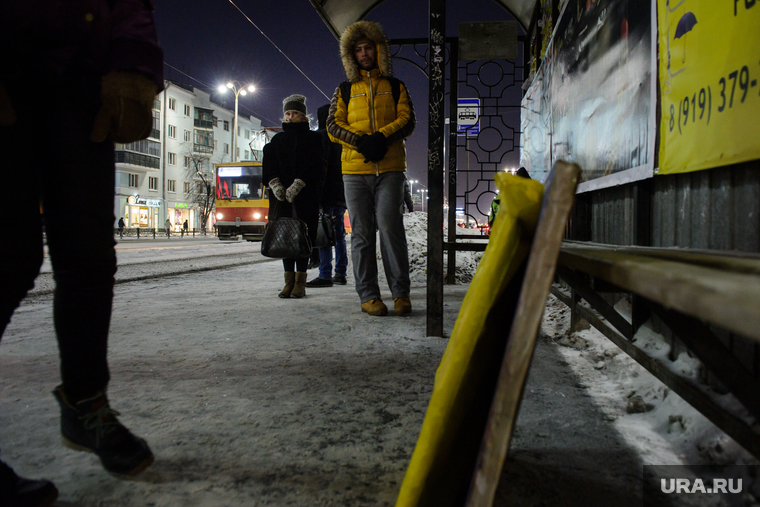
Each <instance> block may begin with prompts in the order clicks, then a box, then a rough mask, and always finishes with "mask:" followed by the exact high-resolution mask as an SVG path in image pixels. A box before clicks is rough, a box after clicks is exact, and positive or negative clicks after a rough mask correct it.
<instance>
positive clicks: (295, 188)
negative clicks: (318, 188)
mask: <svg viewBox="0 0 760 507" xmlns="http://www.w3.org/2000/svg"><path fill="white" fill-rule="evenodd" d="M278 183H279V182H278ZM270 185H271V183H270ZM305 186H306V183H304V181H303V180H299V179H298V178H296V179H295V181H293V184H292V185H290V186H289V187H288V189H287V190H286V191H285V199H286V200H287V201H288V202H293V200H294V199H295V198H296V196H297V195H298V192H300V191H301V190H303V187H305Z"/></svg>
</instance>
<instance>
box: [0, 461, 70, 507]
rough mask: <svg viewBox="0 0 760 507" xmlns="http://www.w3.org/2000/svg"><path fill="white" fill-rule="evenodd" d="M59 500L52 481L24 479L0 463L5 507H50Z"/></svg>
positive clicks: (0, 502)
mask: <svg viewBox="0 0 760 507" xmlns="http://www.w3.org/2000/svg"><path fill="white" fill-rule="evenodd" d="M56 498H58V490H57V489H55V485H54V484H53V483H52V482H50V481H45V480H37V481H35V480H32V479H24V478H23V477H19V476H18V475H16V472H14V471H13V469H12V468H11V467H9V466H8V465H6V464H5V463H3V462H2V461H0V505H2V506H3V507H6V506H7V507H48V506H49V505H52V504H53V502H55V500H56Z"/></svg>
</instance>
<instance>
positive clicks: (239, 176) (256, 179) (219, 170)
mask: <svg viewBox="0 0 760 507" xmlns="http://www.w3.org/2000/svg"><path fill="white" fill-rule="evenodd" d="M268 214H269V199H268V195H267V189H266V188H265V187H264V185H263V183H262V167H261V162H258V161H245V162H234V163H227V164H217V165H216V215H215V216H216V234H217V236H218V237H219V239H220V240H222V241H236V240H237V239H238V237H239V236H242V237H243V239H244V240H247V241H257V240H261V237H262V236H263V235H264V226H265V225H266V223H267V219H268Z"/></svg>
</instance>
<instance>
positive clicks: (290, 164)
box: [262, 95, 325, 298]
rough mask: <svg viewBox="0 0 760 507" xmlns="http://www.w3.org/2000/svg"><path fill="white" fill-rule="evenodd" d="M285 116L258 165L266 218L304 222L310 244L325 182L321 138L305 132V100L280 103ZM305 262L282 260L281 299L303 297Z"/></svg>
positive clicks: (300, 97)
mask: <svg viewBox="0 0 760 507" xmlns="http://www.w3.org/2000/svg"><path fill="white" fill-rule="evenodd" d="M282 111H283V113H284V115H285V118H283V121H282V132H280V133H279V134H277V135H276V136H274V137H273V138H272V140H271V141H270V142H269V143H268V144H267V145H266V146H264V159H263V162H262V165H263V172H264V184H265V185H267V186H268V187H269V188H270V189H271V191H270V199H269V218H270V219H272V218H274V217H277V216H291V215H292V206H291V204H290V203H293V204H294V205H295V210H296V215H297V216H298V218H300V219H301V220H303V221H304V222H306V225H307V226H308V228H309V238H310V239H311V243H312V244H314V242H315V241H316V239H317V224H318V221H319V197H320V193H321V191H322V184H323V183H324V179H325V163H324V159H323V157H322V137H321V136H320V135H319V134H318V133H317V132H314V131H312V130H310V129H309V118H308V116H307V115H306V97H304V96H303V95H291V96H289V97H286V98H285V100H283V101H282ZM308 264H309V258H308V257H304V258H302V259H283V261H282V265H283V267H284V268H285V287H284V288H283V289H282V291H281V292H280V293H279V297H281V298H289V297H293V298H301V297H303V296H305V295H306V269H307V267H308Z"/></svg>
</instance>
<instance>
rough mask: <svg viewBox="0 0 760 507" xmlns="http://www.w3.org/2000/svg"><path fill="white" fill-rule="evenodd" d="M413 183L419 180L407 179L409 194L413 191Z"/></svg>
mask: <svg viewBox="0 0 760 507" xmlns="http://www.w3.org/2000/svg"><path fill="white" fill-rule="evenodd" d="M415 183H419V181H418V180H409V193H410V194H413V193H414V184H415Z"/></svg>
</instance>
